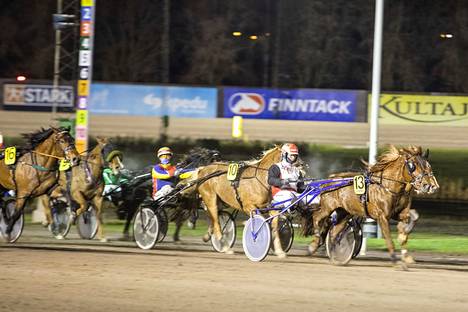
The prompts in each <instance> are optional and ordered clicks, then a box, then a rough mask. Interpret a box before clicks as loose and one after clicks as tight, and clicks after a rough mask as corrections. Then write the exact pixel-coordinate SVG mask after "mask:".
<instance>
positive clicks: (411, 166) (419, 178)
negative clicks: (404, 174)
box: [371, 155, 434, 195]
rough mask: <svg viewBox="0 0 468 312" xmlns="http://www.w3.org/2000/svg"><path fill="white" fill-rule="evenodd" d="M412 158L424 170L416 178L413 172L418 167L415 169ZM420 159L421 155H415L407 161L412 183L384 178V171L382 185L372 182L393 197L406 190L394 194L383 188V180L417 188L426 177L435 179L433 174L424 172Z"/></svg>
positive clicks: (381, 178)
mask: <svg viewBox="0 0 468 312" xmlns="http://www.w3.org/2000/svg"><path fill="white" fill-rule="evenodd" d="M412 158H416V160H417V161H418V163H419V166H420V167H421V169H423V170H422V171H423V172H422V173H420V174H418V175H416V176H415V175H414V174H413V172H414V171H415V170H416V167H415V165H414V163H413V161H412V160H411V159H412ZM420 158H421V157H420V155H413V156H411V157H410V158H408V159H405V168H406V170H408V174H409V176H410V177H411V180H410V181H402V180H396V179H392V178H388V177H384V176H383V171H382V175H381V176H380V177H379V178H380V183H377V182H376V181H372V180H371V181H372V182H374V183H375V184H378V185H379V186H380V187H382V188H384V189H385V190H386V191H387V192H390V193H392V194H393V195H400V194H402V193H404V192H405V189H403V192H402V191H400V192H394V191H392V190H390V189H389V188H387V187H385V186H383V185H382V180H387V181H392V182H397V183H400V184H402V185H407V184H410V185H411V186H412V187H416V185H415V184H417V183H420V182H421V181H422V179H423V178H424V177H433V176H434V174H433V173H427V172H426V170H424V165H423V163H422V161H421V159H420Z"/></svg>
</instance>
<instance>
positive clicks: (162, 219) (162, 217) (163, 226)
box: [156, 208, 169, 243]
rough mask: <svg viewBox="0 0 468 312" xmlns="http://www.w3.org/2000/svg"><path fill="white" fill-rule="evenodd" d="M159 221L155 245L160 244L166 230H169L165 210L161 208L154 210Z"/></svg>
mask: <svg viewBox="0 0 468 312" xmlns="http://www.w3.org/2000/svg"><path fill="white" fill-rule="evenodd" d="M156 213H157V214H158V220H159V232H158V240H157V243H160V242H162V241H163V240H164V238H166V235H167V230H168V229H169V218H168V216H167V212H166V210H165V209H163V208H161V209H158V210H156Z"/></svg>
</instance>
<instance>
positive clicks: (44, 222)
mask: <svg viewBox="0 0 468 312" xmlns="http://www.w3.org/2000/svg"><path fill="white" fill-rule="evenodd" d="M41 224H42V226H43V227H48V226H49V225H50V223H49V222H47V221H42V222H41Z"/></svg>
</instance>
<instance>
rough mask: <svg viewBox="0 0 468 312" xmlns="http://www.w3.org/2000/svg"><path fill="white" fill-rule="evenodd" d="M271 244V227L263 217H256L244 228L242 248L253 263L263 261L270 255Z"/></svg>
mask: <svg viewBox="0 0 468 312" xmlns="http://www.w3.org/2000/svg"><path fill="white" fill-rule="evenodd" d="M270 244H271V231H270V225H269V224H268V222H266V221H265V218H264V217H262V216H261V215H254V216H252V217H251V218H249V219H248V220H247V222H246V223H245V226H244V237H243V238H242V246H243V248H244V252H245V255H246V256H247V258H249V259H250V260H252V261H262V260H263V259H265V257H266V256H267V254H268V250H269V249H270Z"/></svg>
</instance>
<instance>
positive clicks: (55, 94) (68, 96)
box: [3, 84, 74, 107]
mask: <svg viewBox="0 0 468 312" xmlns="http://www.w3.org/2000/svg"><path fill="white" fill-rule="evenodd" d="M73 100H74V93H73V87H71V86H60V87H58V88H57V89H54V87H53V86H50V85H30V84H4V85H3V104H5V105H13V106H41V107H51V106H52V105H54V103H56V104H55V105H57V107H73Z"/></svg>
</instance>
